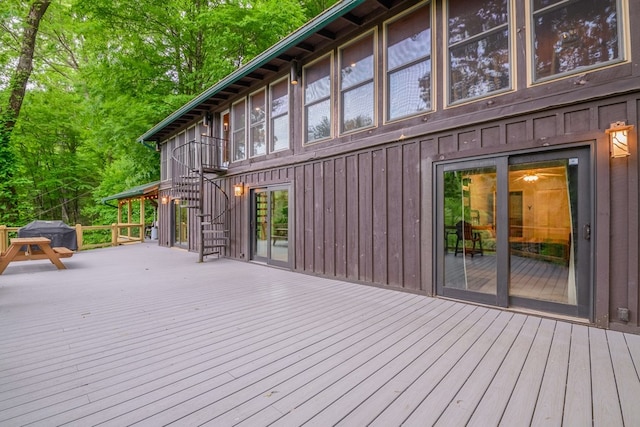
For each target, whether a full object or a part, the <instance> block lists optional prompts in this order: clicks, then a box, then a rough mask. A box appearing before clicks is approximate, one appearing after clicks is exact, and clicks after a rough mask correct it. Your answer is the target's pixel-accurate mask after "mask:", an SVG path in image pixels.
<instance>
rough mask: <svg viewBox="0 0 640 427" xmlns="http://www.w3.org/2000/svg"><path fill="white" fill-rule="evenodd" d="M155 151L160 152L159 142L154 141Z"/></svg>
mask: <svg viewBox="0 0 640 427" xmlns="http://www.w3.org/2000/svg"><path fill="white" fill-rule="evenodd" d="M156 151H157V152H158V153H159V152H160V143H159V142H156Z"/></svg>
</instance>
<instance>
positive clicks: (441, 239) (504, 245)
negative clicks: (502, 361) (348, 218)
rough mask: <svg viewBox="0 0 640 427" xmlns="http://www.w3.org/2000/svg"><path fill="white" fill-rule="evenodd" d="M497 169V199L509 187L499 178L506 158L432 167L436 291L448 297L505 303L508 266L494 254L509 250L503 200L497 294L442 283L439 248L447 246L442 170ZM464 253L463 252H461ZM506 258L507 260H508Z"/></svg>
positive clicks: (498, 215)
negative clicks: (451, 286)
mask: <svg viewBox="0 0 640 427" xmlns="http://www.w3.org/2000/svg"><path fill="white" fill-rule="evenodd" d="M486 167H495V168H496V200H500V194H502V193H504V192H505V191H507V190H508V189H507V188H506V187H507V185H506V181H505V179H500V170H501V169H506V168H507V158H506V157H497V158H491V159H478V160H461V161H457V162H455V163H453V162H452V163H444V164H439V165H436V167H435V168H434V169H435V171H436V178H435V179H434V182H435V185H436V191H435V195H436V203H435V206H436V211H435V212H434V217H435V226H436V230H437V231H436V233H435V234H436V239H435V240H436V247H435V249H434V251H435V254H436V260H435V271H436V293H437V294H438V295H442V296H445V297H449V298H455V299H463V300H467V301H472V302H477V303H481V304H489V305H495V306H498V307H507V306H508V298H507V296H506V295H507V292H508V288H507V287H508V273H509V269H508V265H507V264H505V262H504V260H501V258H500V257H498V255H497V254H499V253H503V252H504V251H505V250H508V242H507V240H508V239H507V237H508V236H507V235H506V232H507V230H508V227H505V226H504V225H503V224H506V222H505V221H506V220H508V209H507V208H508V206H506V205H505V206H503V205H504V203H502V204H500V203H496V205H495V209H496V218H495V221H496V259H497V271H496V281H497V283H496V294H495V295H494V294H488V293H480V292H473V291H469V290H462V289H455V288H450V287H445V286H444V271H445V255H446V250H445V251H442V248H446V244H445V237H446V236H445V231H444V230H445V221H444V214H443V212H442V209H443V207H444V179H442V177H443V176H444V173H445V172H451V171H458V170H467V169H476V168H486ZM463 256H464V255H463ZM507 261H508V260H507Z"/></svg>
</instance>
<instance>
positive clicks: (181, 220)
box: [173, 199, 189, 248]
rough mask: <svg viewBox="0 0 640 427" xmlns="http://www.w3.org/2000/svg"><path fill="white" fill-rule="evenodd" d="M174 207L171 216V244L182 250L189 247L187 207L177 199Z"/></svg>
mask: <svg viewBox="0 0 640 427" xmlns="http://www.w3.org/2000/svg"><path fill="white" fill-rule="evenodd" d="M173 206H174V214H173V222H174V229H173V244H174V246H180V247H183V248H186V247H188V245H189V209H188V208H187V205H186V204H185V203H183V202H181V201H179V200H178V199H176V203H174V204H173Z"/></svg>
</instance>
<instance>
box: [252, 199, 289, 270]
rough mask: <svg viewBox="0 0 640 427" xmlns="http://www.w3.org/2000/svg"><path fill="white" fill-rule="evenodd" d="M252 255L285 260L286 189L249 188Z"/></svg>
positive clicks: (273, 261) (272, 260) (277, 262)
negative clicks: (250, 189) (250, 190)
mask: <svg viewBox="0 0 640 427" xmlns="http://www.w3.org/2000/svg"><path fill="white" fill-rule="evenodd" d="M251 194H252V198H251V200H252V212H253V213H252V219H253V220H252V227H251V228H252V242H251V246H252V247H251V255H252V259H254V260H258V261H263V262H267V263H269V264H274V265H280V266H285V267H286V266H288V264H289V250H290V245H289V222H290V221H289V190H288V189H287V188H282V187H278V188H268V189H266V188H265V189H255V190H252V192H251Z"/></svg>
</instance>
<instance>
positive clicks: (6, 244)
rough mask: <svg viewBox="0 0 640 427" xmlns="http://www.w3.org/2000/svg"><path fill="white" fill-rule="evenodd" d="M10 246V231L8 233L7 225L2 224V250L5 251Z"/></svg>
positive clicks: (0, 249) (0, 239) (0, 248)
mask: <svg viewBox="0 0 640 427" xmlns="http://www.w3.org/2000/svg"><path fill="white" fill-rule="evenodd" d="M8 247H9V233H7V226H6V225H0V252H4V251H6V250H7V248H8Z"/></svg>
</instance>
